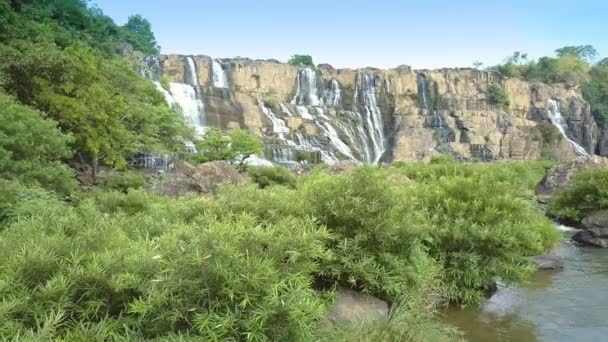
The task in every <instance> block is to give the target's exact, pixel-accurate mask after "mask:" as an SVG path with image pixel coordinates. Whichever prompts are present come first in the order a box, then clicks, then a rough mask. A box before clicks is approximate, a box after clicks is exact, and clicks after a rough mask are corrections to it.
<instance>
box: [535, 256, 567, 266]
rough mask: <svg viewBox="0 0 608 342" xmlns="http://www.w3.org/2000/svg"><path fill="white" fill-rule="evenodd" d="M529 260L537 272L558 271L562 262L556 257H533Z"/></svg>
mask: <svg viewBox="0 0 608 342" xmlns="http://www.w3.org/2000/svg"><path fill="white" fill-rule="evenodd" d="M530 259H531V260H532V262H534V264H536V268H538V269H539V270H559V269H561V268H562V267H563V266H562V260H561V259H560V257H558V256H557V255H535V256H533V257H530Z"/></svg>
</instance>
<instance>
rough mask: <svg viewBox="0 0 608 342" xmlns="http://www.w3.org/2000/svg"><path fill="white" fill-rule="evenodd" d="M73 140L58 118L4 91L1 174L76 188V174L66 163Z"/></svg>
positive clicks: (0, 100)
mask: <svg viewBox="0 0 608 342" xmlns="http://www.w3.org/2000/svg"><path fill="white" fill-rule="evenodd" d="M70 141H71V136H69V135H66V134H63V133H61V131H60V130H59V129H58V128H57V123H56V122H54V121H52V120H49V119H47V118H45V117H44V115H43V114H42V113H41V112H39V111H36V110H34V109H31V108H29V107H26V106H23V105H20V104H18V103H17V102H16V101H15V99H14V98H11V97H10V96H6V95H3V94H0V178H7V179H18V180H20V181H22V182H24V183H37V184H39V185H40V186H43V187H45V188H47V189H50V190H53V191H56V192H58V193H62V194H66V193H69V192H71V191H73V190H74V189H75V185H76V181H75V178H74V175H73V174H72V172H71V170H70V169H69V168H68V167H66V166H65V165H64V164H62V160H63V159H65V158H68V157H70V156H71V154H72V152H71V150H70V149H69V147H68V144H69V143H70Z"/></svg>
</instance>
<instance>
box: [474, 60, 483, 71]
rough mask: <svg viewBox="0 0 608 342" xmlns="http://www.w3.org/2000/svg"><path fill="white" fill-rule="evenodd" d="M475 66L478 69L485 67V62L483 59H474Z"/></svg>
mask: <svg viewBox="0 0 608 342" xmlns="http://www.w3.org/2000/svg"><path fill="white" fill-rule="evenodd" d="M473 68H475V69H477V70H481V69H483V62H481V61H474V62H473Z"/></svg>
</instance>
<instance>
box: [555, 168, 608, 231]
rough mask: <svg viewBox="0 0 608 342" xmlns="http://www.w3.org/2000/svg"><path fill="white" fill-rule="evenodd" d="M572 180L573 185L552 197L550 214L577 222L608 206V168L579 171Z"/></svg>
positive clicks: (570, 221)
mask: <svg viewBox="0 0 608 342" xmlns="http://www.w3.org/2000/svg"><path fill="white" fill-rule="evenodd" d="M571 182H572V186H571V187H569V188H567V189H564V190H562V191H560V192H559V193H557V194H556V195H555V196H554V197H553V198H552V200H551V202H550V203H549V208H548V211H549V213H550V214H552V215H553V216H555V217H556V218H558V219H561V220H564V221H566V222H567V223H572V224H577V223H580V221H581V220H582V219H583V218H584V217H585V216H586V215H588V214H590V213H591V212H593V211H594V210H597V209H606V208H608V170H602V169H600V170H583V171H578V172H576V173H575V174H574V175H573V176H572V180H571Z"/></svg>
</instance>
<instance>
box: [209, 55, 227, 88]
mask: <svg viewBox="0 0 608 342" xmlns="http://www.w3.org/2000/svg"><path fill="white" fill-rule="evenodd" d="M211 69H212V71H213V86H214V87H216V88H228V78H227V77H226V72H225V71H224V68H222V65H221V64H220V63H219V62H218V61H216V60H215V59H214V60H213V62H212V63H211Z"/></svg>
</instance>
